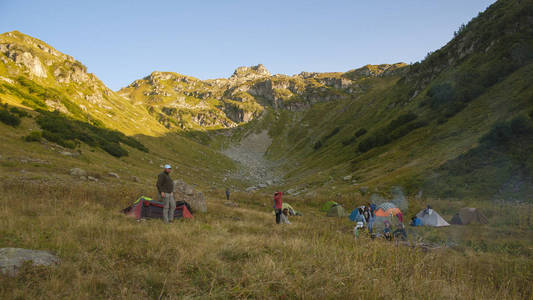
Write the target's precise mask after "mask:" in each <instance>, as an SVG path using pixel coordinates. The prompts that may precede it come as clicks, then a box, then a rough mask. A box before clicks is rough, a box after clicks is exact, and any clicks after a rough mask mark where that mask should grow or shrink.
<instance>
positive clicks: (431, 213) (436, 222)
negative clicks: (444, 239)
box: [416, 208, 450, 227]
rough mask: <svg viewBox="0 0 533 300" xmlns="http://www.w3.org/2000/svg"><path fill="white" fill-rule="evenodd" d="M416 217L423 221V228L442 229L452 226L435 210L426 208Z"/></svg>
mask: <svg viewBox="0 0 533 300" xmlns="http://www.w3.org/2000/svg"><path fill="white" fill-rule="evenodd" d="M416 216H417V217H418V218H419V219H420V220H421V221H422V225H423V226H433V227H442V226H450V224H448V222H446V221H445V220H444V219H443V218H442V217H441V216H440V215H439V214H438V213H437V212H436V211H435V210H433V209H432V208H426V209H423V210H421V211H420V212H419V213H418V214H416Z"/></svg>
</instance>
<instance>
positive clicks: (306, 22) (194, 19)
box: [0, 0, 495, 90]
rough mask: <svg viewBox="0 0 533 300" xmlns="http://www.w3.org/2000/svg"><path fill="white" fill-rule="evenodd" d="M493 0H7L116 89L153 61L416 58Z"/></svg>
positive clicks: (23, 21) (5, 16) (314, 66)
mask: <svg viewBox="0 0 533 300" xmlns="http://www.w3.org/2000/svg"><path fill="white" fill-rule="evenodd" d="M493 2H495V1H494V0H379V1H371V0H351V1H350V0H345V1H339V0H331V1H324V0H321V1H314V0H305V1H304V0H298V1H291V0H285V1H278V0H271V1H253V0H239V1H230V0H228V1H224V0H212V1H207V0H206V1H201V0H196V1H155V0H154V1H133V0H132V1H119V0H108V1H71V0H69V1H54V0H49V1H26V0H20V1H16V0H11V1H10V0H0V32H7V31H12V30H19V31H21V32H23V33H26V34H29V35H31V36H34V37H37V38H39V39H41V40H43V41H45V42H47V43H49V44H50V45H52V46H53V47H55V48H56V49H58V50H59V51H61V52H64V53H66V54H69V55H72V56H74V57H75V58H76V59H77V60H79V61H81V62H82V63H83V64H85V65H86V66H87V67H88V69H89V72H92V73H95V74H96V76H98V77H99V78H100V79H101V80H102V81H104V83H106V84H107V85H108V86H109V87H110V88H112V89H113V90H117V89H119V88H120V87H123V86H126V85H128V84H129V83H131V82H132V81H133V80H135V79H139V78H141V77H144V76H146V75H148V74H150V73H151V72H152V71H154V70H159V71H174V72H178V73H182V74H186V75H191V76H195V77H198V78H201V79H208V78H220V77H228V76H230V75H231V74H232V73H233V70H234V69H235V68H236V67H238V66H243V65H255V64H258V63H262V64H264V65H265V66H266V67H267V68H268V69H269V70H270V71H271V72H272V73H283V74H296V73H299V72H301V71H313V72H325V71H347V70H349V69H353V68H356V67H360V66H363V65H365V64H379V63H394V62H399V61H404V62H407V63H410V62H416V61H418V60H421V59H423V58H424V56H425V55H426V53H427V52H428V51H433V50H436V49H438V48H440V47H441V46H443V45H444V44H446V43H447V42H448V41H449V40H450V39H451V38H452V37H453V32H454V30H456V29H457V28H458V27H459V26H460V25H461V24H462V23H467V22H468V21H469V20H470V19H471V18H473V17H474V16H476V15H477V14H478V12H480V11H483V10H484V9H485V8H486V7H487V6H489V5H490V4H492V3H493Z"/></svg>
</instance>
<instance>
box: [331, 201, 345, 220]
mask: <svg viewBox="0 0 533 300" xmlns="http://www.w3.org/2000/svg"><path fill="white" fill-rule="evenodd" d="M327 216H328V217H338V218H342V217H344V216H346V211H345V210H344V207H342V205H339V204H337V205H335V206H333V207H332V208H330V209H329V210H328V214H327Z"/></svg>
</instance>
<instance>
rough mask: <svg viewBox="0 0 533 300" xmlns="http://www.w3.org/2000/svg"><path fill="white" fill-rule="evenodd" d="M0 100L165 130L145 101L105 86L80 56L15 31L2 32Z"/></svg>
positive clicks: (123, 126) (126, 128)
mask: <svg viewBox="0 0 533 300" xmlns="http://www.w3.org/2000/svg"><path fill="white" fill-rule="evenodd" d="M0 99H2V100H3V101H4V102H8V103H10V104H15V105H22V106H25V107H27V108H32V109H37V108H39V109H45V110H59V111H60V112H62V113H64V114H67V115H70V116H71V117H74V118H76V119H80V120H83V121H88V122H91V123H95V124H100V125H105V126H107V127H110V128H114V129H119V130H121V131H123V132H125V133H129V134H136V133H142V134H150V135H154V134H160V133H162V132H164V131H165V128H164V127H163V126H161V125H160V124H159V123H158V122H156V121H155V120H154V119H153V118H152V117H151V116H150V115H149V114H148V112H147V111H146V109H145V108H144V107H143V106H135V105H133V104H132V103H130V101H128V100H127V99H125V98H124V97H121V96H119V95H118V94H117V93H115V92H113V91H112V90H110V89H109V88H107V87H106V86H105V85H104V84H103V83H102V82H101V81H100V80H99V79H98V78H97V77H96V76H95V75H94V74H91V73H88V72H87V68H86V67H85V66H84V65H83V64H81V63H80V62H79V61H77V60H75V59H74V58H73V57H71V56H69V55H66V54H63V53H61V52H59V51H57V50H56V49H54V48H53V47H51V46H49V45H47V44H46V43H44V42H43V41H40V40H38V39H36V38H32V37H30V36H27V35H24V34H22V33H20V32H17V31H13V32H7V33H4V34H1V35H0Z"/></svg>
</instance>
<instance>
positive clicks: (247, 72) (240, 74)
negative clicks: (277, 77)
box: [230, 64, 271, 80]
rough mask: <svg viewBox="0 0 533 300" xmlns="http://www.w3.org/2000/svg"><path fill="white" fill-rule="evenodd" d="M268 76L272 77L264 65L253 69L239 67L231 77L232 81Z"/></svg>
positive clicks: (252, 67)
mask: <svg viewBox="0 0 533 300" xmlns="http://www.w3.org/2000/svg"><path fill="white" fill-rule="evenodd" d="M268 76H271V74H270V72H268V70H267V68H265V66H263V65H262V64H258V65H257V66H251V67H238V68H237V69H235V72H233V75H231V77H230V79H245V80H250V79H256V78H262V77H268Z"/></svg>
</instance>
